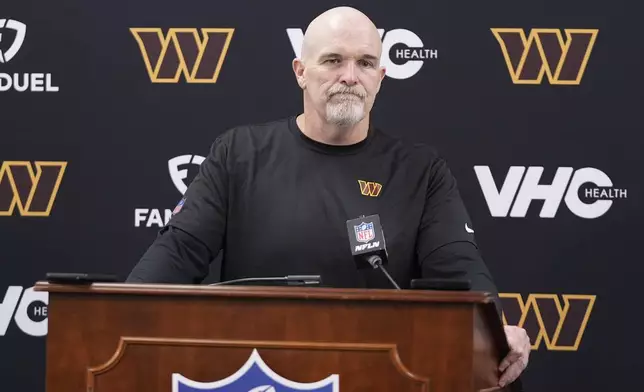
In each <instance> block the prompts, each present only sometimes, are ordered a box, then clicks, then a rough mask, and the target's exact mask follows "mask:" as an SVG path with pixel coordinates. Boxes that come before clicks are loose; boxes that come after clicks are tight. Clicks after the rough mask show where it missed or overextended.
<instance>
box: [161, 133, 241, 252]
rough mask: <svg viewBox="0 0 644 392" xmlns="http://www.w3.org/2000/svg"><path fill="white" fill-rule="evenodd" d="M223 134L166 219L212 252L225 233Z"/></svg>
mask: <svg viewBox="0 0 644 392" xmlns="http://www.w3.org/2000/svg"><path fill="white" fill-rule="evenodd" d="M226 135H227V134H224V135H222V136H220V137H218V138H217V139H216V140H215V142H214V143H213V144H212V146H211V149H210V152H209V154H208V156H207V157H206V159H205V160H204V161H203V162H202V163H201V165H200V167H199V172H198V173H197V175H196V176H195V178H194V180H193V181H192V182H191V183H190V185H189V186H188V189H187V190H186V192H185V193H184V195H183V198H182V199H181V200H180V201H179V204H177V206H176V207H175V209H174V211H173V215H172V218H171V219H170V221H169V222H168V226H173V227H177V228H179V229H181V230H183V231H185V232H187V233H189V234H191V235H192V236H194V237H195V238H197V239H198V240H200V241H201V242H203V243H204V244H205V245H206V246H207V247H208V249H209V250H210V252H211V253H212V254H213V255H216V254H217V253H218V252H219V250H220V249H221V248H222V246H223V242H224V236H225V232H226V216H227V210H228V186H229V171H228V164H227V162H228V153H229V146H228V144H227V140H228V139H227V138H226Z"/></svg>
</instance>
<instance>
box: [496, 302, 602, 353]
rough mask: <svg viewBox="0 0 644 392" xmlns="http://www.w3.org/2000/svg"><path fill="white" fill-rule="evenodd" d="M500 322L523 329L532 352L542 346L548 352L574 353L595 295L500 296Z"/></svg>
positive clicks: (591, 308)
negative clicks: (528, 337) (530, 343)
mask: <svg viewBox="0 0 644 392" xmlns="http://www.w3.org/2000/svg"><path fill="white" fill-rule="evenodd" d="M500 297H501V302H502V304H503V323H504V324H508V325H516V326H519V327H521V328H524V329H525V330H526V331H527V333H528V336H530V341H531V342H532V349H533V350H536V349H538V348H539V347H540V346H541V344H542V343H543V344H545V345H546V348H547V349H548V350H553V351H576V350H577V349H578V348H579V345H580V344H581V340H582V337H583V335H584V331H585V330H586V325H587V324H588V320H589V318H590V314H591V312H592V310H593V306H594V305H595V299H596V296H595V295H585V294H563V295H561V298H559V296H557V295H556V294H530V295H528V296H527V298H526V299H525V300H524V298H523V297H522V296H521V294H516V293H503V294H500Z"/></svg>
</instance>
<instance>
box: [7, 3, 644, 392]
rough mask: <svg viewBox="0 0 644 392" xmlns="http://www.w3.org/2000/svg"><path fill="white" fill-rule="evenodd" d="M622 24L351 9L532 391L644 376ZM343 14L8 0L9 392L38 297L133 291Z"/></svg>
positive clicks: (637, 140) (35, 324)
mask: <svg viewBox="0 0 644 392" xmlns="http://www.w3.org/2000/svg"><path fill="white" fill-rule="evenodd" d="M309 3H310V4H309ZM625 4H626V3H624V5H621V4H619V3H618V2H610V3H606V2H601V1H599V0H593V1H591V2H588V1H581V0H574V1H573V0H571V1H568V2H563V3H562V2H557V1H555V0H549V1H536V2H535V1H533V2H529V3H517V2H513V1H509V0H507V1H506V0H501V1H497V2H470V1H454V0H451V1H447V0H431V1H427V2H419V1H410V0H404V1H401V2H400V3H398V4H394V3H392V2H389V3H387V2H382V3H377V2H373V1H371V2H370V1H361V2H353V3H351V5H353V6H355V7H357V8H359V9H361V10H362V11H363V12H365V13H367V14H368V15H369V16H370V17H371V18H372V20H373V21H374V23H375V24H376V26H377V27H378V29H379V30H380V34H381V37H382V42H383V50H384V53H383V58H382V62H383V63H384V64H385V65H386V66H387V69H388V70H387V75H386V78H385V80H384V82H383V86H382V89H381V93H380V95H379V97H378V99H377V101H376V104H375V107H374V111H373V120H374V121H375V122H376V124H377V125H378V126H379V127H381V128H382V129H384V130H385V131H387V132H390V133H392V134H394V135H397V136H400V137H403V138H406V139H410V140H416V141H419V142H425V143H429V144H432V145H433V146H435V147H436V148H437V149H438V150H439V152H440V153H441V154H442V155H443V156H444V157H445V158H446V159H447V160H448V163H449V164H450V166H451V168H452V170H453V172H454V174H455V175H456V177H457V179H458V181H459V185H460V188H461V192H462V195H463V198H464V200H465V203H466V205H467V207H468V209H469V211H470V214H471V215H472V219H473V222H474V227H473V228H472V229H473V230H474V231H475V232H476V236H477V239H478V242H479V245H480V247H481V250H482V253H483V256H484V258H485V260H486V262H487V264H488V265H489V267H490V269H491V271H492V273H493V274H494V277H495V279H496V281H497V284H498V286H499V290H500V291H501V292H502V294H501V295H502V298H503V303H504V320H505V322H507V323H511V324H515V325H520V326H523V327H524V328H526V329H527V331H528V333H529V334H530V336H531V338H532V343H533V345H532V348H533V352H532V355H531V361H530V365H529V367H528V369H527V370H526V372H525V374H524V384H525V387H526V390H527V391H530V392H537V391H538V392H541V391H548V392H557V391H562V392H563V391H568V390H578V391H603V390H629V389H628V388H629V387H631V386H634V385H636V384H635V380H636V376H637V374H638V370H639V371H641V370H644V369H642V362H641V359H640V354H639V349H638V347H641V343H638V342H639V337H638V336H637V329H633V328H631V327H629V325H630V324H631V323H630V321H631V320H632V319H633V317H635V316H634V315H635V314H636V313H637V309H638V308H639V306H640V303H639V297H638V295H637V293H636V291H635V289H636V288H638V287H639V286H640V278H641V276H642V272H643V268H642V262H643V260H642V257H641V252H640V243H641V238H640V237H641V234H643V232H644V230H643V229H642V228H641V225H642V222H644V219H643V218H644V213H643V207H642V200H643V199H642V185H643V183H644V175H642V169H643V168H644V159H643V158H642V154H641V151H642V150H643V148H644V143H643V136H642V132H643V131H644V115H643V114H642V111H643V109H642V106H643V105H642V104H643V103H644V102H643V101H644V100H643V98H642V90H643V87H644V84H643V83H642V69H644V54H643V53H644V51H642V43H641V37H642V35H641V32H640V31H639V30H638V28H637V26H639V23H638V22H639V21H637V20H636V19H635V17H636V15H637V14H638V13H637V12H634V10H630V11H629V9H628V8H627V7H626V5H625ZM336 5H339V4H336V3H333V2H330V1H316V2H302V1H286V0H280V1H275V2H264V1H259V0H253V1H249V0H237V1H229V2H221V1H197V0H184V1H176V0H156V1H152V0H136V1H133V0H116V1H111V2H87V1H81V0H68V1H65V2H48V1H42V0H39V1H36V0H3V1H2V3H1V4H0V135H1V136H2V138H1V139H0V234H1V240H0V244H1V246H2V250H1V253H0V255H1V256H2V257H1V261H2V262H1V263H0V301H1V302H0V384H1V385H2V387H0V389H1V390H3V391H4V390H7V391H43V390H44V372H45V360H44V354H45V344H46V336H47V304H48V297H47V294H45V293H36V292H34V291H32V286H33V284H34V282H36V281H37V280H39V279H42V278H44V275H45V273H46V272H49V271H67V272H69V271H76V272H104V273H113V274H117V275H119V276H120V277H122V278H125V277H126V276H127V274H128V273H129V271H130V270H131V268H132V267H133V266H134V264H135V263H136V262H137V260H138V259H139V257H140V256H141V255H142V254H143V252H144V251H145V250H146V248H147V246H148V245H149V244H150V243H151V242H152V241H153V239H154V238H155V236H156V234H157V231H158V230H159V229H160V228H161V227H162V226H163V225H164V224H165V222H167V221H168V219H169V217H170V214H171V209H172V208H173V207H174V206H175V204H176V203H177V201H178V200H179V199H180V198H181V195H182V194H183V192H185V190H186V187H187V186H188V185H189V183H190V181H191V179H192V178H193V177H194V175H195V174H196V172H197V170H198V167H199V165H200V164H201V162H202V161H203V159H204V157H205V156H206V155H207V153H208V150H209V148H210V144H211V143H212V142H213V141H214V139H215V137H216V136H217V135H218V134H220V133H222V132H223V131H225V130H226V129H228V128H230V127H232V126H235V125H239V124H245V123H252V122H265V121H270V120H273V119H277V118H282V117H285V116H289V115H293V114H297V113H299V111H300V110H301V104H302V102H301V91H300V90H299V88H298V86H297V84H296V81H295V78H294V75H293V72H292V69H291V60H292V59H293V58H294V57H295V56H297V55H298V54H299V51H300V47H301V42H302V37H303V32H304V30H305V29H306V26H307V24H308V23H309V22H310V21H311V20H312V19H313V18H314V17H315V16H316V15H318V14H319V13H321V12H323V11H324V10H326V9H328V8H330V7H333V6H336ZM629 18H630V20H629ZM215 266H216V263H215ZM212 272H213V275H212V276H211V277H210V278H209V279H216V274H217V271H216V267H215V268H213V271H212ZM177 322H180V320H179V318H177Z"/></svg>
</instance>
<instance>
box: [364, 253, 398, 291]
mask: <svg viewBox="0 0 644 392" xmlns="http://www.w3.org/2000/svg"><path fill="white" fill-rule="evenodd" d="M367 261H368V262H369V264H371V266H372V267H373V268H374V269H376V268H380V270H381V271H382V272H383V273H384V274H385V276H387V279H389V281H390V282H391V284H393V285H394V287H395V288H396V289H398V290H400V286H398V284H397V283H396V281H395V280H394V279H393V278H392V277H391V275H389V272H387V270H386V269H385V266H384V265H382V259H381V258H380V256H378V255H372V256H369V257H367Z"/></svg>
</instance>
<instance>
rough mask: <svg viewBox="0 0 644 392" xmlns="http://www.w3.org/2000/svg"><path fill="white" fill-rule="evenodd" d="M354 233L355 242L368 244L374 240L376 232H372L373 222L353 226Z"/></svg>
mask: <svg viewBox="0 0 644 392" xmlns="http://www.w3.org/2000/svg"><path fill="white" fill-rule="evenodd" d="M353 228H354V229H355V231H356V240H357V241H358V242H369V241H371V240H373V239H374V238H376V232H375V231H374V230H373V222H369V223H364V222H362V223H361V224H359V225H358V226H353Z"/></svg>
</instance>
